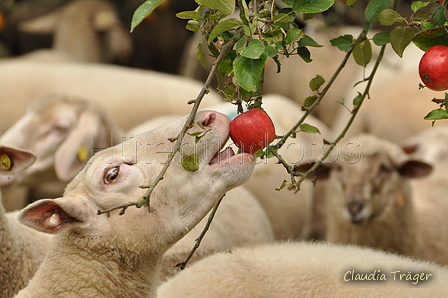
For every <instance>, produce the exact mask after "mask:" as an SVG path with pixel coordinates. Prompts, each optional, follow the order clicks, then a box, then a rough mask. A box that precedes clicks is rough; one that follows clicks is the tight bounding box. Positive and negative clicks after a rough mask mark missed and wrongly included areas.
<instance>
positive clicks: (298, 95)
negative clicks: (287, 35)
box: [0, 0, 448, 298]
mask: <svg viewBox="0 0 448 298" xmlns="http://www.w3.org/2000/svg"><path fill="white" fill-rule="evenodd" d="M56 13H57V15H58V17H57V18H56V19H55V20H53V19H51V16H42V17H40V18H38V19H36V20H34V21H30V22H26V23H24V24H23V25H22V27H23V28H22V29H23V30H32V28H33V27H34V26H35V24H34V25H33V22H36V23H38V24H39V22H41V23H40V25H38V27H39V26H41V27H42V26H44V25H45V26H49V25H51V26H52V28H53V29H52V30H55V31H51V32H53V34H54V43H53V47H52V48H51V49H46V50H38V51H35V52H33V53H30V54H27V55H23V56H20V57H14V58H11V57H8V58H2V60H0V90H2V92H0V102H1V103H3V104H4V105H5V107H4V108H2V109H0V119H1V121H0V166H1V167H0V188H1V189H2V196H3V198H2V204H0V297H2V298H10V297H162V298H164V297H444V296H446V294H445V293H446V291H447V290H448V285H447V283H446V282H445V279H446V278H448V268H447V267H446V266H447V265H448V234H447V232H446V230H448V221H447V220H446V213H447V212H448V201H447V200H446V199H445V193H446V191H447V190H448V187H447V186H446V184H445V181H446V179H448V177H447V174H446V171H445V168H446V167H447V166H448V153H447V152H446V151H447V150H446V146H445V142H444V139H443V137H445V136H448V126H446V123H444V122H443V121H439V122H437V123H436V124H435V126H434V127H432V126H431V123H430V122H428V121H425V120H423V117H424V116H425V114H426V113H427V112H429V111H430V110H431V109H433V108H434V104H433V103H431V102H430V99H431V98H433V97H440V94H437V93H435V92H431V91H429V90H426V89H424V90H418V83H419V78H418V74H417V63H418V61H419V58H420V56H421V54H422V52H421V51H420V50H418V49H416V48H414V47H410V48H408V49H407V50H406V51H405V55H404V58H402V59H400V58H398V57H396V56H395V54H393V53H391V52H390V53H387V55H386V57H385V61H384V63H383V65H382V66H381V67H380V69H379V72H378V74H377V78H376V79H375V81H374V83H373V85H372V89H371V91H370V98H369V99H367V100H366V102H365V103H364V106H363V107H362V108H361V111H360V113H359V114H358V116H357V119H356V120H355V121H354V123H353V125H352V127H351V129H350V130H349V131H348V133H347V135H346V137H345V138H343V139H342V141H341V142H340V143H339V144H338V146H337V147H336V148H335V150H334V151H333V153H332V154H331V155H330V156H329V158H328V159H327V160H326V161H324V162H323V164H322V165H321V166H320V168H319V170H318V171H316V173H315V174H314V176H313V177H311V178H313V179H308V180H305V181H304V182H303V184H302V185H301V189H300V191H299V192H297V193H294V192H293V191H288V190H286V189H283V190H277V189H278V188H279V187H280V185H281V184H282V182H283V181H284V180H286V181H289V180H290V175H289V174H288V173H287V172H286V170H285V168H284V167H283V166H282V165H280V164H278V163H277V162H276V160H275V158H271V159H255V158H254V157H253V156H252V155H250V154H247V153H235V149H234V148H235V147H234V146H233V149H231V148H229V147H227V146H229V143H228V136H229V123H230V119H231V118H232V117H234V116H236V107H234V106H232V105H231V104H229V103H223V102H222V100H221V95H220V94H219V93H218V92H216V91H214V90H210V92H209V93H208V94H207V95H206V96H205V98H204V101H203V103H202V104H201V110H202V111H200V112H198V114H197V115H196V118H195V123H198V124H197V125H196V124H195V125H194V126H193V127H192V128H191V129H190V130H189V134H187V135H186V136H185V138H184V139H182V144H181V153H185V154H191V153H192V152H194V153H195V154H196V155H197V157H198V163H199V169H198V170H197V171H194V172H190V171H186V170H185V169H184V168H183V167H182V166H181V160H180V156H181V154H177V155H176V156H175V158H174V160H173V162H172V164H171V165H170V167H169V168H168V170H167V171H166V173H165V174H164V177H163V180H161V181H160V183H159V184H158V185H157V186H156V187H155V188H154V191H153V192H152V194H151V197H150V203H149V211H148V207H146V206H145V207H141V208H135V207H129V208H127V209H126V210H125V212H124V214H123V215H120V214H119V211H111V212H106V213H107V214H99V213H98V211H105V210H109V209H110V208H113V207H116V206H119V205H121V204H127V203H128V202H130V201H135V200H137V199H138V198H139V197H141V196H143V195H144V194H145V192H146V191H147V190H146V189H145V188H144V187H142V186H145V185H150V184H151V183H153V181H154V180H155V179H156V177H157V176H158V175H159V173H160V171H161V169H162V167H163V166H164V163H165V162H166V160H167V158H168V156H169V155H170V153H171V152H172V149H173V145H174V143H173V142H172V141H171V140H170V138H173V139H174V138H176V137H177V135H178V134H179V132H180V131H181V129H182V127H183V125H184V124H185V121H186V119H187V118H186V117H187V116H184V115H186V114H188V113H189V112H190V110H191V106H190V105H188V104H187V102H188V101H189V100H191V99H194V98H196V96H197V95H198V93H199V91H200V90H201V88H202V83H201V81H200V80H199V78H200V77H194V78H187V77H185V76H180V75H174V74H167V73H161V72H156V71H152V70H144V69H137V68H131V67H127V66H118V65H114V64H112V63H109V62H112V61H117V60H123V59H125V58H126V57H127V56H129V54H130V51H131V48H132V43H131V42H130V38H129V36H128V34H127V33H126V29H124V27H123V24H122V23H121V22H120V21H119V20H118V18H117V17H116V11H115V8H114V6H113V5H111V3H109V2H107V1H105V0H72V1H70V2H69V3H68V4H67V6H64V7H61V8H59V9H58V10H57V11H56ZM50 19H51V20H52V21H50ZM96 22H98V23H96ZM95 30H98V31H99V32H100V33H98V32H97V31H95ZM307 30H315V32H311V33H310V35H312V36H313V37H315V39H316V40H317V41H318V42H321V43H326V42H327V41H328V39H329V36H331V35H334V34H338V32H331V33H328V32H324V31H323V30H322V29H319V28H317V29H316V28H308V29H307ZM356 30H358V29H357V28H341V29H340V31H339V33H346V32H356ZM67 32H69V33H67ZM70 32H73V33H70ZM80 32H81V33H82V34H79V33H80ZM355 34H356V33H355ZM67 36H77V37H79V39H76V42H75V43H74V39H73V38H67ZM99 36H100V37H101V38H100V37H99ZM148 38H150V37H148ZM193 38H196V37H193ZM320 39H321V40H320ZM193 44H194V43H193ZM342 55H343V54H342V53H341V52H339V51H337V50H335V49H334V48H332V47H330V46H328V45H327V46H325V47H324V48H320V49H313V50H312V57H313V58H314V59H315V61H314V62H313V63H311V64H305V63H304V62H302V61H299V60H295V59H296V58H295V57H290V58H288V59H286V58H285V59H284V60H282V72H281V73H279V74H276V73H275V69H276V67H275V65H271V64H267V66H266V73H265V92H266V94H267V95H265V96H264V97H263V108H264V109H265V110H266V111H267V113H268V114H269V115H270V116H271V118H272V120H273V122H274V124H275V126H276V132H277V134H278V135H283V134H285V133H287V132H288V130H289V129H290V128H291V127H292V126H293V125H294V124H295V123H296V122H297V120H298V119H300V118H301V116H302V115H303V113H304V112H303V111H302V109H301V104H302V101H303V99H305V98H306V97H307V96H309V95H311V94H312V93H311V91H307V85H308V82H309V80H310V79H311V78H312V77H314V76H315V75H316V74H320V75H322V76H323V77H324V78H326V79H329V77H330V76H331V75H332V73H333V72H334V70H335V69H336V68H337V66H338V65H337V63H338V59H336V58H338V57H342ZM186 57H188V55H186ZM329 58H330V59H329ZM298 59H299V58H298ZM269 63H270V62H269ZM193 72H194V71H193ZM193 72H192V73H193ZM365 72H368V70H366V71H364V70H361V69H360V68H359V67H358V66H356V65H355V63H349V64H348V65H347V66H346V69H345V70H344V71H343V75H342V76H341V77H340V78H339V79H338V80H337V81H336V83H335V84H336V85H335V86H334V87H335V88H333V89H331V90H332V91H331V92H330V93H329V94H328V95H327V98H325V99H324V102H323V105H322V107H320V108H319V109H318V110H317V111H316V113H314V114H313V115H314V116H312V115H311V116H309V117H308V118H307V119H306V121H305V122H306V123H307V124H310V125H313V126H316V127H318V128H319V131H320V133H319V134H309V133H304V132H298V133H297V135H296V137H294V138H289V139H288V140H287V141H286V144H285V145H284V146H283V147H282V148H281V149H280V150H279V154H280V155H281V156H283V157H284V159H285V160H286V161H287V162H289V163H290V164H292V165H294V166H296V168H297V169H300V170H302V171H306V170H307V169H309V168H310V167H311V166H312V165H314V163H315V162H316V161H317V160H318V159H319V158H320V157H321V156H322V154H323V152H324V151H325V150H326V149H327V147H328V145H326V142H325V140H327V141H332V140H333V139H334V138H335V137H337V136H338V135H339V134H340V132H341V131H342V129H343V127H344V125H345V124H346V122H347V120H348V118H349V117H350V115H351V113H350V111H349V110H350V109H351V108H352V106H351V100H352V99H353V98H354V97H355V96H356V94H357V92H358V91H359V90H361V89H360V88H362V87H363V85H362V84H360V85H357V86H356V87H353V86H354V84H355V83H356V82H357V81H359V80H362V79H363V77H364V76H365ZM196 73H197V72H196ZM342 98H345V99H346V100H345V104H344V105H341V103H340V102H341V100H342ZM198 134H200V135H201V138H200V139H198V138H196V139H195V136H197V135H198ZM230 147H232V145H231V144H230ZM42 198H45V199H42ZM221 198H222V202H221V200H220V199H221ZM217 204H219V208H218V209H217V211H216V214H215V216H214V219H213V221H212V223H211V226H210V227H209V230H208V232H207V233H206V234H205V237H204V239H203V241H202V242H201V244H200V246H199V248H198V249H197V251H196V252H195V254H194V255H193V257H192V258H191V260H190V261H189V263H188V264H187V267H186V269H185V270H183V271H180V269H179V268H178V267H176V264H177V263H179V262H182V261H183V260H184V259H185V258H186V257H187V256H188V255H189V253H190V251H191V249H192V248H193V246H194V245H195V242H196V239H197V238H198V237H199V235H200V234H201V232H202V231H203V229H204V227H205V226H206V225H207V220H208V216H207V214H210V212H211V210H212V208H214V207H215V206H217ZM15 210H20V211H15Z"/></svg>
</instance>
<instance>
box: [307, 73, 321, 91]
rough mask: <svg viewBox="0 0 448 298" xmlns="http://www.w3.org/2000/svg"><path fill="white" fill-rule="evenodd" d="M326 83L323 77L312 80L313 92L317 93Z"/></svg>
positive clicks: (319, 76) (317, 76) (310, 84)
mask: <svg viewBox="0 0 448 298" xmlns="http://www.w3.org/2000/svg"><path fill="white" fill-rule="evenodd" d="M324 83H325V79H324V78H323V77H322V76H321V75H316V76H315V77H314V78H312V79H311V81H310V83H309V86H310V88H311V90H312V91H316V90H317V89H319V88H320V87H321V86H322V85H323V84H324Z"/></svg>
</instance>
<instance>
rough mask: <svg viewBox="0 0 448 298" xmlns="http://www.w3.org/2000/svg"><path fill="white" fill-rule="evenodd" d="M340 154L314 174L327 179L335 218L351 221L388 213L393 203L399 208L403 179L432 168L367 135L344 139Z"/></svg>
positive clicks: (404, 186)
mask: <svg viewBox="0 0 448 298" xmlns="http://www.w3.org/2000/svg"><path fill="white" fill-rule="evenodd" d="M340 157H341V158H339V159H338V160H337V161H336V162H335V163H332V164H325V163H324V164H323V165H322V166H321V167H320V169H319V170H318V171H316V176H317V178H318V179H319V178H323V179H325V178H328V179H329V182H328V189H327V196H328V198H329V199H330V200H331V204H332V205H334V207H335V208H336V209H337V213H338V214H339V215H338V216H339V217H342V218H344V219H345V220H347V221H349V222H351V223H353V224H365V223H367V222H369V221H372V220H374V219H375V218H378V217H382V216H388V215H387V214H388V213H389V212H388V210H392V209H393V208H394V206H393V205H398V206H399V207H400V208H403V207H404V206H405V205H406V204H408V202H407V200H408V199H409V197H410V189H409V186H408V184H407V181H406V179H407V178H419V177H424V176H426V175H428V174H429V173H430V172H431V170H432V166H431V165H429V164H427V163H425V162H423V161H420V160H413V159H410V157H409V156H408V155H407V154H406V153H405V152H404V151H403V150H402V149H401V147H400V146H398V144H394V143H391V142H389V141H386V140H384V139H380V138H378V137H375V136H373V135H368V134H363V135H359V136H356V137H354V138H352V139H351V140H349V141H347V143H346V145H345V148H344V155H343V156H340ZM309 167H310V166H309V165H302V166H301V167H300V168H301V170H302V171H303V170H306V169H307V168H309ZM332 212H333V211H332Z"/></svg>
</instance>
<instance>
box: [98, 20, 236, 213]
mask: <svg viewBox="0 0 448 298" xmlns="http://www.w3.org/2000/svg"><path fill="white" fill-rule="evenodd" d="M243 35H244V27H241V28H239V29H237V30H236V31H235V33H234V35H233V37H232V38H231V39H230V40H229V41H228V42H227V43H226V44H225V45H224V46H223V47H222V49H221V52H220V53H219V56H218V57H217V58H216V60H215V62H214V63H213V65H212V68H211V70H210V72H209V74H208V77H207V79H206V81H205V83H204V86H203V87H202V89H201V91H200V92H199V95H198V96H197V97H196V99H195V100H192V101H190V102H189V103H190V104H191V103H193V108H192V109H191V112H190V115H189V117H188V119H187V121H186V122H185V124H184V126H183V128H182V130H181V132H180V133H179V135H178V136H177V137H176V143H175V145H174V148H173V152H172V153H170V154H169V155H168V158H167V161H166V162H165V164H164V166H163V168H162V170H161V171H160V173H159V175H158V176H157V178H156V179H155V180H154V182H153V183H152V184H150V185H148V186H146V187H145V188H148V191H147V192H146V193H145V194H144V195H143V196H142V197H141V198H140V199H139V200H138V201H136V202H129V203H126V204H123V205H119V206H116V207H113V208H110V209H108V210H106V211H101V210H98V214H103V213H107V214H108V215H109V214H110V212H111V211H113V210H118V209H122V211H121V212H120V215H121V214H124V211H126V209H127V208H128V207H130V206H140V207H141V206H146V207H148V210H150V206H149V202H150V197H151V193H152V192H153V190H154V188H155V187H156V186H157V184H158V183H159V182H160V181H161V180H162V179H163V176H164V175H165V173H166V171H167V170H168V167H169V166H170V164H171V161H172V160H173V158H174V156H175V155H176V154H177V153H178V152H179V150H180V148H181V147H182V140H183V138H184V136H185V134H186V133H187V130H188V129H189V128H190V127H191V126H192V125H193V124H194V119H195V117H196V113H197V111H198V109H199V105H200V104H201V101H202V99H203V98H204V96H205V94H207V93H208V92H209V88H210V86H211V83H212V81H213V78H214V75H215V73H216V71H217V68H218V65H219V63H220V62H221V60H222V59H223V58H224V56H225V55H226V54H227V53H228V52H229V51H230V50H231V49H232V48H233V46H234V44H235V43H236V42H237V41H238V40H239V39H240V38H241V37H242V36H243ZM142 201H143V204H142Z"/></svg>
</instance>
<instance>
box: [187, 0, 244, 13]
mask: <svg viewBox="0 0 448 298" xmlns="http://www.w3.org/2000/svg"><path fill="white" fill-rule="evenodd" d="M195 1H196V3H197V4H199V5H205V6H208V7H210V8H213V9H216V10H219V11H220V12H222V13H223V14H225V15H230V14H232V13H233V11H234V10H235V0H195Z"/></svg>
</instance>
